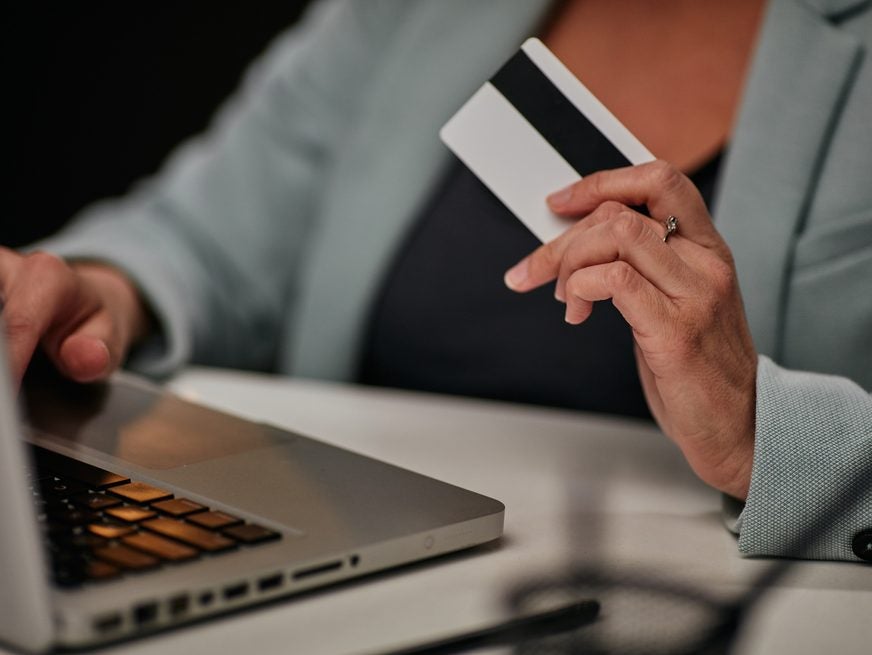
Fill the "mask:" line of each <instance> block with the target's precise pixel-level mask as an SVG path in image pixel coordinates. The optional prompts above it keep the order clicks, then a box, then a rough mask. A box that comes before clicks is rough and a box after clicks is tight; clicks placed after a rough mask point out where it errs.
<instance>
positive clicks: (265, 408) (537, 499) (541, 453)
mask: <svg viewBox="0 0 872 655" xmlns="http://www.w3.org/2000/svg"><path fill="white" fill-rule="evenodd" d="M170 386H171V387H172V388H173V389H175V390H176V391H177V392H180V393H182V395H184V396H186V397H188V398H192V399H195V400H198V401H200V402H203V403H206V404H210V405H213V406H216V407H219V408H221V409H225V410H230V411H232V412H235V413H238V414H241V415H244V416H247V417H250V418H255V419H258V420H266V421H269V422H272V423H275V424H277V425H280V426H282V427H286V428H289V429H292V430H296V431H298V432H301V433H303V434H307V435H309V436H314V437H317V438H320V439H322V440H324V441H328V442H332V443H335V444H338V445H341V446H343V447H347V448H350V449H353V450H357V451H359V452H362V453H365V454H367V455H370V456H374V457H377V458H380V459H383V460H386V461H388V462H391V463H394V464H398V465H401V466H405V467H407V468H410V469H413V470H416V471H419V472H421V473H424V474H427V475H431V476H433V477H437V478H440V479H442V480H445V481H447V482H451V483H454V484H457V485H460V486H463V487H467V488H469V489H472V490H475V491H478V492H480V493H483V494H486V495H489V496H492V497H494V498H497V499H499V500H501V501H502V502H503V503H505V505H506V508H507V509H506V524H505V536H504V538H503V539H502V540H500V541H499V542H497V543H495V544H492V545H488V546H484V547H480V548H478V549H473V550H472V551H469V552H467V553H464V554H460V555H454V556H448V557H446V558H442V559H439V560H436V561H432V562H428V563H422V564H419V565H415V566H412V567H407V568H405V569H402V570H400V571H396V572H391V573H386V574H382V575H377V576H374V577H370V578H365V579H363V580H360V581H355V582H350V583H345V584H341V585H339V586H336V587H333V588H327V589H324V590H321V591H318V592H314V593H310V594H307V595H305V596H303V597H300V598H296V599H295V598H293V597H290V598H288V599H287V600H285V601H282V602H278V603H273V604H269V605H267V606H264V607H260V608H256V609H253V610H249V611H245V612H243V613H238V614H231V615H228V616H226V617H223V618H220V619H217V620H214V621H209V622H205V623H202V624H198V625H195V626H192V627H186V628H181V629H178V630H175V631H172V632H168V633H163V634H159V635H156V636H154V637H150V638H147V639H144V640H138V641H131V642H127V643H123V644H119V645H117V646H114V647H110V648H108V649H103V650H101V651H100V652H101V653H142V654H145V653H161V654H162V655H164V654H171V653H180V654H184V655H195V654H198V653H203V654H208V655H216V653H217V654H221V653H234V654H235V653H249V654H252V655H254V654H268V653H282V654H284V653H290V652H294V653H299V654H304V655H320V654H331V655H336V654H346V653H349V654H350V653H371V652H379V651H385V650H388V649H390V648H391V647H397V646H400V645H404V644H409V643H418V642H421V641H425V640H428V639H432V638H435V637H439V636H443V635H446V634H453V633H457V632H459V631H463V630H469V629H473V628H476V627H480V626H483V625H485V624H487V623H489V622H492V621H497V620H500V619H505V618H508V614H507V610H506V609H505V606H504V597H505V596H504V594H505V592H506V590H507V589H508V588H509V587H510V585H512V583H513V582H516V581H518V580H519V579H521V578H527V577H529V576H537V575H547V574H549V573H553V572H555V570H556V569H557V568H558V567H560V566H565V565H567V564H569V563H573V562H574V563H581V564H585V563H591V564H597V563H605V564H607V565H608V566H609V567H611V568H612V570H614V569H619V570H621V571H633V570H643V571H647V572H649V573H656V574H658V575H660V576H662V577H664V578H665V579H671V580H675V581H681V582H687V583H690V584H694V585H697V586H700V587H701V588H703V589H706V590H709V591H711V592H713V593H717V594H728V593H733V592H736V591H737V590H739V589H741V588H742V587H743V586H744V584H746V582H747V581H748V580H749V579H751V578H752V577H753V576H754V575H755V574H756V573H758V572H759V571H760V570H761V567H762V566H765V565H766V564H767V562H765V561H752V560H746V559H742V558H740V557H739V555H738V552H737V548H736V542H735V538H734V537H733V536H732V535H731V534H729V533H728V532H727V531H726V530H725V528H724V527H723V525H722V523H721V518H720V511H719V508H720V497H719V495H718V494H717V493H715V492H714V491H712V490H711V489H709V488H707V487H706V486H705V485H703V484H702V483H701V482H699V481H698V480H697V479H696V478H695V477H694V476H693V474H692V473H691V472H690V471H689V469H688V468H687V466H686V465H685V463H684V461H683V459H682V457H681V455H680V453H679V452H678V451H677V449H675V448H674V447H673V446H672V445H671V443H670V442H669V441H668V440H667V439H666V438H665V437H663V436H662V435H661V434H660V433H659V432H658V431H657V430H656V429H654V428H652V427H650V426H649V425H648V424H645V423H642V422H638V421H632V420H619V419H613V418H603V417H597V416H593V415H589V414H581V413H576V412H569V411H561V410H553V409H546V408H533V407H526V406H518V405H510V404H505V403H496V402H485V401H477V400H471V399H460V398H449V397H440V396H432V395H426V394H415V393H409V392H395V391H387V390H381V389H373V388H366V387H354V386H344V385H334V384H326V383H321V382H312V381H303V380H293V379H288V378H280V377H271V376H259V375H253V374H243V373H232V372H225V371H217V370H209V369H191V370H188V371H186V372H185V373H183V374H182V375H180V376H179V377H177V378H176V379H174V380H173V381H172V382H171V385H170ZM870 619H872V567H868V566H862V565H857V564H845V563H832V562H802V563H800V564H799V565H798V566H796V567H795V568H794V571H793V573H792V574H791V576H790V577H789V578H788V579H785V580H783V581H782V582H780V583H779V585H778V588H777V589H775V590H774V591H773V592H771V593H770V594H769V595H768V596H767V597H766V599H765V600H764V602H763V604H762V606H761V607H760V608H759V610H758V611H757V612H756V613H755V618H754V620H753V621H752V623H751V625H750V626H749V627H748V629H746V630H745V632H744V633H743V637H742V640H741V648H740V651H741V652H743V653H749V654H750V653H753V654H758V653H759V654H763V653H766V654H772V653H791V655H800V654H803V653H814V654H819V653H825V652H827V651H828V650H829V649H832V648H836V649H837V651H836V652H838V653H839V655H847V654H849V653H864V655H865V654H868V653H869V652H872V650H870V649H872V646H870V644H872V621H870ZM479 652H483V651H479ZM489 652H492V653H496V652H503V651H497V650H492V651H489Z"/></svg>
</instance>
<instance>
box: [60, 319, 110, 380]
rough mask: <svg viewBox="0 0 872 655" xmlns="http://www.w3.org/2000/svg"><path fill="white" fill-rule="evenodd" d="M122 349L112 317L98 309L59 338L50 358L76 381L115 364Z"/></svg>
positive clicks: (107, 371) (104, 374)
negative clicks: (75, 327) (68, 333)
mask: <svg viewBox="0 0 872 655" xmlns="http://www.w3.org/2000/svg"><path fill="white" fill-rule="evenodd" d="M123 351H124V348H123V346H122V344H121V339H119V338H118V337H117V334H116V330H114V329H113V324H112V321H111V319H110V318H109V316H108V315H107V314H106V313H105V312H99V313H97V314H95V315H94V316H92V317H91V318H89V319H88V320H87V321H85V322H84V323H82V324H81V325H80V326H79V327H78V328H77V329H76V330H75V331H74V332H73V333H72V334H70V335H69V336H67V337H66V338H64V339H63V341H61V344H60V347H59V348H58V349H57V351H56V355H55V356H54V357H53V359H54V361H55V365H56V366H57V367H58V368H59V369H60V370H61V372H62V373H63V374H64V375H66V376H68V377H70V378H71V379H73V380H75V381H77V382H93V381H95V380H102V379H104V378H106V377H108V376H109V375H110V374H111V373H112V372H113V371H114V370H115V369H116V368H118V366H119V365H120V364H121V361H122V359H123V357H124V352H123Z"/></svg>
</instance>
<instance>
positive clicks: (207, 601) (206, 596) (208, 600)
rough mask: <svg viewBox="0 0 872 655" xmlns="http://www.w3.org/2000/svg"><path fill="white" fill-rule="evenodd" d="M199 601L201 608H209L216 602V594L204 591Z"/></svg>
mask: <svg viewBox="0 0 872 655" xmlns="http://www.w3.org/2000/svg"><path fill="white" fill-rule="evenodd" d="M197 600H198V601H199V602H200V605H201V606H203V607H208V606H209V605H211V604H212V601H214V600H215V594H214V593H212V592H211V591H204V592H203V593H201V594H200V597H199V598H198V599H197Z"/></svg>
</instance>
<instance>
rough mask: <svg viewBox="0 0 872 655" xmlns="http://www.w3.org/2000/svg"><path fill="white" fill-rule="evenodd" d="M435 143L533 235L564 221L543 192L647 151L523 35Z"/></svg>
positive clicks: (550, 231)
mask: <svg viewBox="0 0 872 655" xmlns="http://www.w3.org/2000/svg"><path fill="white" fill-rule="evenodd" d="M439 135H440V137H441V138H442V141H443V142H444V143H445V145H447V146H448V147H449V148H450V149H451V151H452V152H454V154H455V155H457V157H458V158H459V159H460V160H461V161H462V162H463V163H464V164H466V166H467V167H469V169H470V170H471V171H472V172H473V173H475V175H476V176H477V177H478V178H479V179H480V180H481V181H482V182H483V183H484V184H485V186H487V188H488V189H490V190H491V192H493V194H494V195H495V196H496V197H497V198H499V199H500V200H501V201H502V202H503V204H505V205H506V207H508V208H509V210H510V211H511V212H512V213H513V214H514V215H515V216H517V217H518V219H519V220H520V221H521V222H522V223H523V224H524V225H526V226H527V228H528V229H529V230H530V231H531V232H532V233H533V234H534V235H536V237H538V238H539V240H540V241H542V242H546V241H551V240H552V239H554V238H555V237H557V236H559V235H560V234H561V233H562V232H563V231H564V230H566V229H567V228H568V227H569V226H570V225H571V223H570V222H569V221H567V220H566V219H565V218H561V217H559V216H556V215H555V214H553V213H552V212H551V211H550V210H549V209H548V205H547V204H546V203H545V198H546V196H548V195H549V194H550V193H553V192H554V191H557V190H559V189H562V188H563V187H565V186H568V185H569V184H572V183H573V182H576V181H578V180H579V179H581V178H582V177H583V176H585V175H589V174H590V173H593V172H595V171H598V170H604V169H609V168H619V167H622V166H630V165H634V164H642V163H645V162H648V161H652V160H653V159H654V156H653V155H652V154H651V153H650V152H649V151H648V149H647V148H646V147H645V146H644V145H642V143H641V142H640V141H639V140H638V139H637V138H636V137H635V136H633V134H632V133H631V132H630V131H629V130H628V129H627V128H626V127H624V125H622V124H621V122H620V121H619V120H618V119H617V118H615V116H614V115H613V114H612V113H611V112H610V111H609V110H608V109H606V107H605V105H603V104H602V103H601V102H600V101H599V100H597V98H596V97H595V96H594V95H593V94H592V93H591V92H590V91H589V90H588V89H587V88H586V87H585V86H584V84H582V83H581V82H580V81H579V80H578V78H576V77H575V75H573V74H572V72H571V71H570V70H569V69H568V68H566V66H564V65H563V63H562V62H561V61H560V60H559V59H558V58H557V57H556V56H555V55H554V53H552V52H551V51H550V50H549V49H548V48H547V47H546V46H545V44H544V43H542V42H541V41H540V40H539V39H528V40H527V41H525V42H524V44H523V45H522V46H521V49H520V50H518V52H517V53H515V54H514V55H513V56H512V57H511V59H509V60H508V61H507V62H506V63H505V64H504V65H503V67H502V68H500V70H499V71H497V73H496V75H494V76H493V77H492V78H491V79H490V80H488V81H487V82H485V83H484V85H483V86H482V87H481V88H480V89H479V90H478V91H476V92H475V94H474V95H473V96H472V97H471V98H470V99H469V100H468V101H467V102H466V104H464V105H463V106H462V107H461V108H460V109H459V110H458V112H457V113H456V114H454V116H452V117H451V119H449V121H448V122H447V123H445V125H444V126H443V127H442V129H441V130H440V132H439Z"/></svg>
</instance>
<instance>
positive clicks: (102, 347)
mask: <svg viewBox="0 0 872 655" xmlns="http://www.w3.org/2000/svg"><path fill="white" fill-rule="evenodd" d="M0 288H2V292H3V297H4V300H5V305H4V307H3V323H4V329H5V332H6V345H7V348H8V352H9V368H10V373H11V376H12V380H13V383H14V384H15V385H18V384H20V382H21V379H22V377H23V376H24V372H25V370H26V368H27V365H28V363H29V362H30V360H31V358H32V356H33V353H34V351H35V350H36V348H37V347H38V345H39V344H40V343H42V345H43V346H44V349H45V351H46V353H47V354H48V356H49V358H50V359H51V360H52V361H53V362H54V363H55V365H56V366H57V367H58V368H59V369H60V370H61V371H62V372H63V373H65V374H66V375H68V376H70V377H71V378H73V379H75V380H79V381H90V380H94V379H97V378H99V377H103V376H105V375H107V374H108V373H109V371H111V369H112V363H113V361H115V360H118V359H120V354H119V355H117V356H116V357H112V355H111V354H110V350H111V347H110V346H111V345H112V344H113V337H112V324H111V321H110V320H109V319H108V316H107V315H106V314H105V312H101V300H100V298H99V297H98V295H97V293H96V291H95V290H94V289H93V288H92V287H90V286H89V285H83V284H82V283H81V280H80V279H79V278H78V276H77V275H76V273H75V272H74V271H73V270H72V269H71V268H70V267H69V266H68V265H67V264H66V263H65V262H64V261H63V260H61V259H59V258H58V257H55V256H53V255H49V254H46V253H34V254H32V255H27V256H21V255H18V254H16V253H12V252H11V251H4V252H2V253H0ZM116 350H118V351H120V349H118V348H116Z"/></svg>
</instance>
